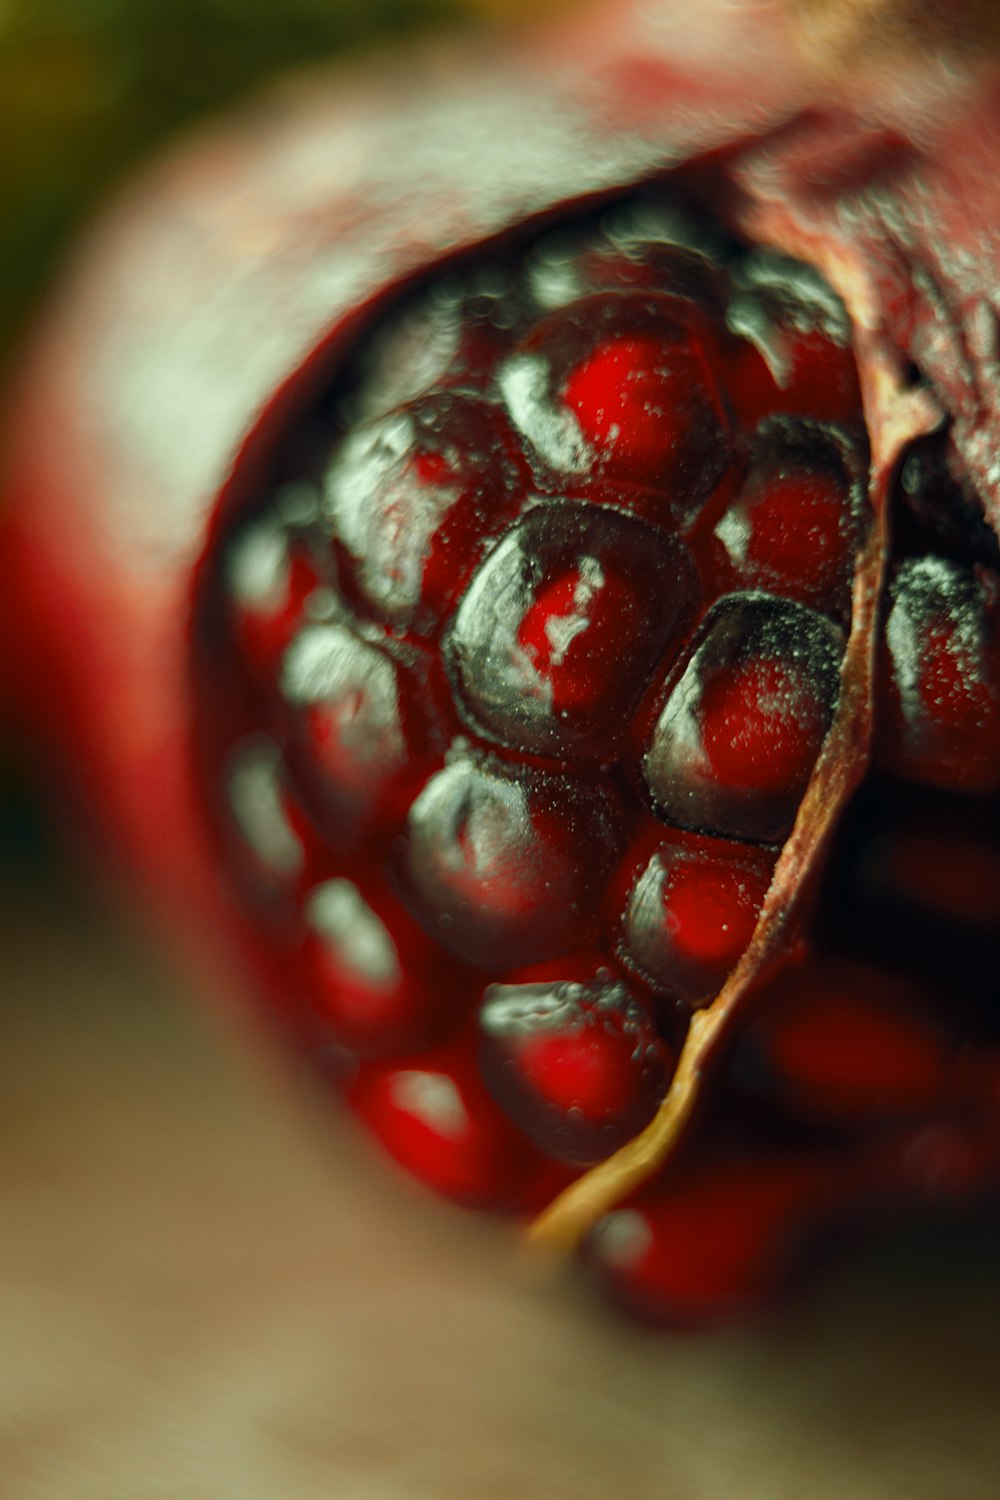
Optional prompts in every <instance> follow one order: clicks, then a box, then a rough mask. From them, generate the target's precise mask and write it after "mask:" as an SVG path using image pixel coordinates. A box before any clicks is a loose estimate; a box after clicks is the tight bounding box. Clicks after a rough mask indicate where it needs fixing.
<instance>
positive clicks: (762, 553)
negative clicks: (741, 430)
mask: <svg viewBox="0 0 1000 1500" xmlns="http://www.w3.org/2000/svg"><path fill="white" fill-rule="evenodd" d="M853 458H854V455H852V454H850V453H849V450H848V449H847V448H846V445H845V444H843V443H842V442H838V441H837V439H836V437H835V436H834V434H833V433H832V432H831V431H830V430H829V429H828V428H824V427H823V426H821V425H820V424H818V423H814V422H802V421H799V422H794V421H789V420H785V419H780V420H778V419H772V420H770V421H768V422H765V423H764V424H763V425H762V427H761V429H760V431H759V433H758V434H757V437H756V441H755V445H754V454H753V458H752V460H751V463H750V467H749V471H748V473H747V476H746V479H745V480H744V482H743V485H742V488H741V489H740V492H739V494H738V496H737V498H736V499H735V500H734V502H733V504H732V505H731V506H730V507H729V508H728V509H727V510H726V511H725V513H724V515H723V516H722V517H721V518H720V520H719V521H718V522H717V524H716V527H715V536H716V538H717V539H718V541H719V542H720V543H721V544H722V547H723V549H724V553H723V556H722V558H721V559H720V561H721V566H720V568H719V573H720V576H721V579H722V581H723V582H724V584H725V585H726V586H727V587H730V588H734V587H735V588H747V587H757V588H765V589H768V590H769V591H773V592H774V593H777V594H781V595H783V596H784V597H786V598H789V599H796V600H798V601H799V602H800V603H802V604H809V605H812V606H813V607H814V608H816V609H820V610H825V611H828V612H836V613H838V614H840V615H844V614H846V613H847V611H848V610H849V607H850V588H851V581H852V577H853V561H854V557H853V554H854V548H855V545H856V542H857V537H858V517H859V510H860V503H861V494H862V490H861V484H860V479H859V476H858V474H857V472H854V473H852V472H851V469H852V468H853V469H854V470H855V471H856V470H857V468H858V464H857V462H856V460H855V461H854V462H853V464H852V463H851V460H852V459H853Z"/></svg>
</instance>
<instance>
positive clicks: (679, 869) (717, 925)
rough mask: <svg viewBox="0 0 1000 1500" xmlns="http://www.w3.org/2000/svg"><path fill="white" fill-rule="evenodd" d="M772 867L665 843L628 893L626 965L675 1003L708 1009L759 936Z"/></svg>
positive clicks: (737, 852) (759, 860) (753, 853)
mask: <svg viewBox="0 0 1000 1500" xmlns="http://www.w3.org/2000/svg"><path fill="white" fill-rule="evenodd" d="M774 861H775V855H774V854H773V853H770V852H768V851H766V850H756V849H748V848H741V847H740V846H739V845H726V844H717V845H716V847H715V848H713V847H711V846H710V845H709V844H708V841H706V840H704V839H701V840H688V841H686V842H682V841H680V840H677V841H671V842H663V843H661V845H660V847H659V848H657V849H656V850H655V852H654V853H653V854H652V855H651V856H650V858H649V860H648V861H647V863H646V864H645V865H644V867H643V868H642V869H641V870H640V872H639V875H638V878H637V879H636V881H635V884H634V885H633V887H632V890H631V892H630V893H629V896H628V901H627V905H626V908H625V920H624V923H623V926H622V937H621V955H622V958H623V959H624V961H625V962H626V963H627V964H629V965H630V966H634V967H635V968H637V969H638V970H639V971H640V972H641V973H642V975H643V976H644V977H645V978H646V979H647V980H648V981H649V982H650V983H651V984H652V985H653V986H654V987H655V988H656V989H657V990H659V991H660V992H662V993H664V994H665V995H667V996H669V997H670V998H672V999H675V1000H679V1001H681V1002H683V1003H684V1004H685V1005H689V1006H698V1005H704V1004H707V1003H708V1002H709V1001H710V1000H712V999H713V998H714V996H715V995H716V994H717V992H718V991H719V989H720V988H721V986H722V984H723V982H724V980H725V978H726V976H727V975H728V974H729V972H730V971H731V970H732V969H733V968H734V967H735V965H736V963H737V962H738V960H739V958H740V955H741V954H742V953H743V950H744V949H745V948H746V946H747V944H748V943H749V941H750V939H751V937H752V936H753V932H754V928H755V927H756V925H757V918H758V916H759V914H760V908H761V906H762V904H763V901H764V897H765V895H766V894H767V889H768V886H769V885H770V883H771V876H772V873H773V870H774Z"/></svg>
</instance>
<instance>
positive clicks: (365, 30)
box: [0, 0, 496, 351]
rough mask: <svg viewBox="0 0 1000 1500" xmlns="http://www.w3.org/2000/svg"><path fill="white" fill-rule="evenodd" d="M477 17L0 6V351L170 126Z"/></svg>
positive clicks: (98, 3) (346, 3)
mask: <svg viewBox="0 0 1000 1500" xmlns="http://www.w3.org/2000/svg"><path fill="white" fill-rule="evenodd" d="M484 8H488V7H484V6H483V5H481V4H480V5H477V4H476V3H475V0H280V3H276V0H0V351H6V350H9V348H10V344H11V340H12V338H13V337H14V335H15V333H16V331H17V330H18V328H19V327H20V326H21V325H22V324H23V322H24V319H25V318H26V316H27V315H28V314H29V312H30V308H31V305H32V302H33V300H34V298H35V296H36V294H37V292H38V290H39V288H40V286H42V285H43V284H44V281H45V278H46V276H47V275H48V274H49V273H50V271H51V268H52V266H53V263H54V260H55V258H56V256H57V255H58V251H59V249H60V247H61V246H62V244H63V243H64V241H65V239H66V238H67V236H68V235H69V234H70V233H71V231H72V229H73V227H74V225H75V224H76V223H77V222H78V220H79V219H80V217H81V215H83V214H84V213H85V212H86V210H87V209H88V207H89V206H90V205H91V204H92V203H93V201H94V200H95V198H97V197H98V196H99V195H100V194H101V193H102V192H104V191H105V190H106V188H107V187H108V185H109V183H111V182H113V181H114V179H115V178H116V177H118V176H119V175H120V174H121V173H122V172H123V171H125V170H126V169H127V168H129V167H130V166H132V165H133V164H134V163H135V162H136V161H137V160H139V159H140V158H141V157H143V156H144V155H146V154H148V153H149V152H150V151H151V150H153V149H154V148H155V146H156V145H157V143H158V142H160V141H161V140H162V139H163V138H164V137H165V136H167V135H169V133H170V132H171V131H172V130H174V129H175V128H176V127H177V126H179V125H181V124H183V123H184V122H186V121H188V120H190V119H192V118H193V117H195V116H197V115H198V114H200V113H201V112H203V111H206V110H210V109H214V108H217V107H219V106H221V105H223V104H225V102H226V101H227V100H230V99H232V98H234V97H236V96H238V95H240V94H243V93H245V92H247V91H248V90H250V89H252V88H253V87H254V86H255V85H256V84H258V83H260V82H261V81H262V80H263V79H265V78H266V77H268V76H269V75H270V74H273V73H275V72H278V71H280V70H281V69H282V68H286V67H292V66H295V65H301V64H303V63H314V62H316V61H317V60H319V59H321V58H322V57H324V56H326V55H330V54H333V53H339V52H344V51H345V50H348V49H351V48H357V47H362V46H364V45H366V44H370V43H374V42H382V41H385V40H386V39H389V38H402V37H404V36H405V35H406V34H409V33H413V32H415V31H417V30H419V29H425V28H427V27H429V26H431V25H435V24H439V23H443V22H448V21H450V22H454V21H455V20H457V19H458V18H461V17H463V16H466V17H467V16H468V14H469V12H470V10H482V9H484ZM493 8H494V9H496V7H495V6H494V7H493Z"/></svg>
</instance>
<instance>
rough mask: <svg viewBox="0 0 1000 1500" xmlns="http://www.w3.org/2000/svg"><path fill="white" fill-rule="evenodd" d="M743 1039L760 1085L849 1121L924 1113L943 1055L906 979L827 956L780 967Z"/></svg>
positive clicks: (937, 1034) (807, 1109)
mask: <svg viewBox="0 0 1000 1500" xmlns="http://www.w3.org/2000/svg"><path fill="white" fill-rule="evenodd" d="M765 1005H766V1009H765V1012H764V1014H763V1015H762V1016H761V1017H760V1018H759V1019H757V1020H755V1021H754V1022H753V1023H752V1024H751V1025H750V1026H749V1027H748V1029H747V1033H746V1037H745V1039H744V1045H745V1046H746V1047H748V1048H749V1049H750V1051H751V1052H752V1053H754V1054H755V1055H756V1062H757V1064H758V1066H760V1067H761V1068H762V1069H763V1070H764V1073H765V1075H766V1082H765V1083H764V1085H763V1086H764V1087H765V1088H766V1090H767V1092H768V1093H769V1094H770V1095H771V1096H772V1097H774V1098H776V1099H777V1100H779V1101H780V1102H781V1103H782V1104H783V1105H784V1106H785V1107H787V1108H789V1109H791V1110H792V1111H794V1112H795V1113H796V1114H798V1115H800V1116H801V1117H804V1118H805V1119H808V1120H821V1121H825V1122H829V1123H834V1124H847V1125H856V1124H857V1123H858V1122H859V1121H867V1120H875V1119H886V1118H889V1119H892V1118H893V1117H896V1116H904V1117H905V1116H913V1115H921V1114H929V1113H932V1112H933V1110H934V1108H935V1107H936V1106H937V1105H938V1104H939V1103H940V1102H941V1101H942V1099H943V1098H944V1097H945V1095H946V1092H947V1089H948V1083H949V1064H950V1062H951V1059H950V1058H949V1055H948V1048H947V1045H946V1042H945V1038H944V1036H943V1034H942V1032H941V1030H940V1029H939V1028H938V1027H936V1026H935V1025H934V1024H933V1023H932V1022H931V1021H930V1020H929V1019H928V1011H929V1009H930V1007H929V1004H928V997H927V995H926V994H924V993H922V992H921V991H920V990H919V989H918V988H917V987H916V986H914V985H906V984H903V983H901V982H899V981H896V982H895V983H893V982H892V981H891V979H889V978H888V977H887V976H886V974H885V973H883V972H882V971H881V970H879V969H875V968H873V967H866V966H863V965H860V964H846V963H844V962H843V961H838V960H837V959H833V960H831V959H829V958H827V959H822V960H816V961H814V962H812V963H811V964H808V965H805V966H798V967H795V968H792V969H790V970H788V971H787V972H786V973H785V974H783V975H782V976H781V977H780V978H779V979H778V980H777V981H776V982H775V983H773V984H772V985H770V986H769V987H768V989H767V991H766V998H765Z"/></svg>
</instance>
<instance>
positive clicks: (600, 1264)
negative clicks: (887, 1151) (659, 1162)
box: [586, 1148, 841, 1326]
mask: <svg viewBox="0 0 1000 1500" xmlns="http://www.w3.org/2000/svg"><path fill="white" fill-rule="evenodd" d="M710 1150H711V1148H710ZM840 1181H841V1168H840V1164H839V1163H838V1162H837V1161H836V1159H835V1158H829V1159H828V1158H827V1157H824V1156H821V1155H817V1156H815V1157H810V1156H807V1155H802V1156H794V1155H782V1154H778V1153H775V1154H764V1153H762V1152H760V1153H757V1154H754V1155H750V1154H746V1153H744V1154H740V1155H729V1156H727V1155H725V1154H721V1153H719V1154H709V1153H706V1154H705V1155H704V1156H702V1157H701V1158H700V1159H699V1158H698V1157H696V1158H695V1159H694V1160H692V1161H690V1162H686V1163H684V1164H683V1165H677V1166H675V1167H674V1168H672V1169H671V1170H669V1171H668V1172H667V1173H666V1174H665V1175H664V1176H663V1177H661V1178H660V1179H659V1180H658V1181H657V1182H656V1183H654V1184H653V1185H651V1186H649V1187H647V1188H645V1189H643V1191H642V1192H641V1193H639V1194H638V1195H637V1196H636V1197H635V1198H634V1199H632V1200H630V1201H629V1202H627V1203H626V1204H624V1205H623V1206H622V1207H621V1208H618V1209H615V1210H614V1212H612V1213H610V1214H608V1215H607V1216H606V1217H605V1218H603V1219H602V1220H600V1221H599V1223H598V1224H597V1225H596V1227H595V1228H594V1230H593V1231H592V1233H591V1236H590V1240H589V1243H588V1245H587V1247H586V1252H587V1259H588V1262H589V1264H590V1266H591V1268H592V1269H593V1270H594V1271H595V1272H596V1273H597V1274H598V1276H599V1277H600V1279H601V1281H602V1282H603V1284H604V1286H605V1288H606V1290H607V1291H608V1292H609V1293H610V1294H611V1295H612V1297H613V1298H614V1299H615V1300H616V1301H618V1302H621V1303H623V1304H624V1305H625V1306H626V1307H627V1308H629V1309H630V1310H631V1311H632V1312H634V1313H637V1314H639V1315H640V1316H642V1317H644V1318H647V1319H650V1320H651V1321H653V1322H659V1323H667V1324H673V1325H680V1326H683V1325H685V1324H689V1323H697V1324H699V1325H702V1324H711V1323H715V1322H718V1323H722V1322H728V1321H731V1320H732V1319H734V1318H738V1317H740V1316H744V1315H746V1314H748V1313H749V1312H751V1311H752V1310H753V1309H754V1308H755V1307H757V1306H758V1305H759V1304H760V1303H761V1302H763V1301H764V1300H766V1299H767V1298H769V1297H771V1296H772V1295H773V1294H774V1293H775V1291H776V1290H777V1288H778V1287H779V1286H780V1285H781V1284H782V1283H783V1282H784V1281H786V1280H787V1278H788V1276H789V1273H790V1271H791V1269H792V1267H793V1266H794V1264H795V1263H796V1261H797V1259H798V1258H799V1257H801V1255H802V1253H803V1251H804V1249H805V1248H806V1246H807V1244H808V1240H809V1231H812V1232H813V1233H815V1230H816V1227H817V1225H818V1224H819V1223H820V1222H821V1220H822V1219H823V1218H824V1217H825V1216H826V1214H827V1213H828V1212H829V1209H830V1206H831V1204H832V1202H833V1201H834V1200H835V1198H836V1195H837V1192H838V1190H839V1186H840Z"/></svg>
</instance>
